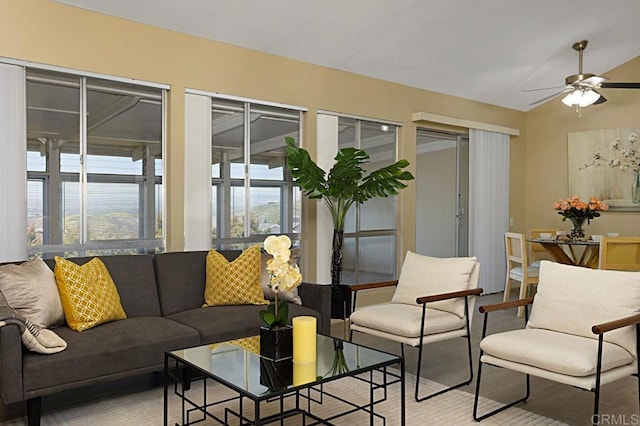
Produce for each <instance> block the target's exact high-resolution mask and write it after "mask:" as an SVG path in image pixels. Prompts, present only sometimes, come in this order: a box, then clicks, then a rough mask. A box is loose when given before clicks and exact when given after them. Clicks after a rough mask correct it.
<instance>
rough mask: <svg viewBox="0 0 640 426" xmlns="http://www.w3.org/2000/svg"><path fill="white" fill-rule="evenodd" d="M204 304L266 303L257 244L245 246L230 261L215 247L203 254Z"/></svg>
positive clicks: (205, 305)
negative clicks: (204, 267)
mask: <svg viewBox="0 0 640 426" xmlns="http://www.w3.org/2000/svg"><path fill="white" fill-rule="evenodd" d="M206 275H207V282H206V285H205V288H204V305H203V306H202V307H203V308H204V307H207V306H221V305H248V304H251V305H266V304H268V303H269V302H267V301H266V300H265V299H264V296H263V294H262V287H260V246H259V245H255V246H252V247H249V248H248V249H246V250H245V251H243V252H242V254H241V255H240V256H238V257H237V258H236V259H235V260H234V261H233V262H229V261H228V260H227V259H226V258H225V257H224V256H223V255H222V254H221V253H218V252H217V251H215V250H211V251H209V254H207V271H206Z"/></svg>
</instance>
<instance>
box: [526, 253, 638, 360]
mask: <svg viewBox="0 0 640 426" xmlns="http://www.w3.org/2000/svg"><path fill="white" fill-rule="evenodd" d="M639 312H640V273H638V272H623V271H608V270H600V269H590V268H581V267H578V266H569V265H562V264H559V263H553V262H548V261H542V262H541V263H540V282H539V283H538V289H537V292H536V297H535V300H534V302H533V307H532V308H531V317H530V320H529V322H528V324H527V327H529V328H542V329H547V330H553V331H558V332H561V333H568V334H574V335H577V336H583V337H587V338H590V339H597V338H598V336H597V335H595V334H593V333H592V332H591V327H592V326H594V325H596V324H601V323H604V322H608V321H612V320H616V319H620V318H624V317H628V316H631V315H635V314H637V313H639ZM604 340H605V341H607V342H611V343H615V344H617V345H619V346H622V347H623V348H624V349H626V350H627V351H628V352H629V353H631V354H633V355H635V353H636V348H635V345H636V339H635V330H634V328H633V327H632V326H629V327H624V328H621V329H618V330H614V331H610V332H608V333H605V334H604Z"/></svg>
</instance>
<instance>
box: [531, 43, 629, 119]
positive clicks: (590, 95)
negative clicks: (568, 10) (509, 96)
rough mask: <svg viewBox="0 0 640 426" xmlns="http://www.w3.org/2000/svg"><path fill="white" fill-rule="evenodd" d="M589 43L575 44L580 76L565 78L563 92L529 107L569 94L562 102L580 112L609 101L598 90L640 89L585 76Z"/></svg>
mask: <svg viewBox="0 0 640 426" xmlns="http://www.w3.org/2000/svg"><path fill="white" fill-rule="evenodd" d="M587 44H588V41H587V40H582V41H579V42H577V43H574V44H573V46H571V47H573V49H574V50H577V51H578V74H573V75H570V76H568V77H567V78H565V80H564V82H565V86H564V87H563V88H562V90H561V91H559V92H556V93H554V94H552V95H549V96H546V97H544V98H542V99H538V100H537V101H535V102H532V103H531V104H529V105H536V104H539V103H542V102H544V101H547V100H549V99H551V98H555V97H556V96H558V95H560V94H562V93H568V94H567V96H565V97H564V98H562V102H563V103H564V104H565V105H567V106H575V107H576V108H577V109H578V110H579V109H580V108H582V107H586V106H589V105H599V104H602V103H604V102H606V101H607V99H606V98H605V97H604V96H602V95H601V94H600V93H599V92H598V91H597V90H596V89H601V88H602V89H640V83H617V82H616V83H614V82H609V81H608V80H609V79H608V78H606V77H601V76H599V75H594V74H588V73H587V74H583V72H582V54H583V52H584V49H586V48H587ZM549 89H555V88H554V87H548V88H545V89H531V90H525V92H531V91H536V90H549Z"/></svg>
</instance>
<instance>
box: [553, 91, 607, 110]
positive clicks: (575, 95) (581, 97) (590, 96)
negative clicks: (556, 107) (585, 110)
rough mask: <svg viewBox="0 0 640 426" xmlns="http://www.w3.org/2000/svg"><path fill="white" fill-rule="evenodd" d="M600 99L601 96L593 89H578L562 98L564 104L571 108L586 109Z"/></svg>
mask: <svg viewBox="0 0 640 426" xmlns="http://www.w3.org/2000/svg"><path fill="white" fill-rule="evenodd" d="M598 99H600V94H599V93H597V92H595V91H593V90H591V89H576V90H574V91H573V92H571V93H569V94H568V95H567V96H565V97H564V98H562V103H563V104H565V105H566V106H569V107H573V106H579V107H586V106H589V105H593V104H594V103H595V102H596V101H597V100H598Z"/></svg>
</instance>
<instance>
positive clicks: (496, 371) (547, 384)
mask: <svg viewBox="0 0 640 426" xmlns="http://www.w3.org/2000/svg"><path fill="white" fill-rule="evenodd" d="M500 302H502V293H497V294H490V295H487V296H481V297H479V298H478V300H477V302H476V309H475V314H474V318H473V322H472V324H471V326H472V330H471V334H472V344H471V347H472V353H473V370H474V380H473V381H472V383H471V384H470V385H468V386H465V387H462V388H460V389H461V390H463V391H466V392H469V393H474V392H475V388H476V377H477V376H476V373H477V369H478V353H479V346H478V344H479V342H480V339H481V336H482V322H483V318H482V314H480V313H479V312H478V309H477V307H478V306H480V305H486V304H492V303H500ZM523 326H524V319H523V318H518V317H517V315H516V311H515V309H510V310H505V311H499V312H492V313H491V314H490V317H489V322H488V327H487V334H491V333H494V332H499V331H506V330H513V329H517V328H522V327H523ZM332 334H333V335H334V336H336V337H342V336H343V335H344V331H343V324H342V322H338V321H335V322H334V323H332ZM353 341H354V342H355V343H360V344H364V345H366V346H370V347H374V348H378V349H381V350H385V351H389V352H392V353H396V354H400V344H399V343H397V342H389V341H386V340H384V339H381V338H377V337H374V336H369V335H365V334H362V333H354V336H353ZM405 357H406V371H407V372H409V373H412V374H415V372H416V363H417V358H418V349H417V348H411V347H409V348H407V347H405ZM467 371H468V367H467V349H466V341H465V340H464V339H462V338H459V339H451V340H448V341H445V342H439V343H433V344H430V345H426V346H425V349H424V350H423V360H422V371H421V373H420V375H421V376H422V377H426V378H428V379H431V380H434V381H436V382H439V383H443V384H449V385H453V384H455V383H459V382H461V381H463V380H464V379H465V377H466V374H467ZM481 389H482V391H481V393H480V395H481V396H484V397H487V398H490V399H493V400H495V401H500V402H509V401H512V400H514V399H518V398H519V397H521V396H522V395H524V392H525V381H524V376H523V375H521V374H519V373H515V372H512V371H509V370H504V369H500V368H496V367H490V366H484V367H483V370H482V387H481ZM413 392H414V390H413V389H407V394H410V395H413ZM593 396H594V395H593V393H592V392H587V391H584V390H581V389H577V388H574V387H571V386H567V385H561V384H557V383H555V382H551V381H548V380H543V379H538V378H536V377H532V378H531V396H530V397H529V399H528V401H527V402H526V403H524V404H521V405H520V406H521V407H522V408H523V409H525V410H527V411H531V412H534V413H537V414H540V415H543V416H546V417H549V418H552V419H554V420H558V421H562V422H564V423H568V424H572V425H586V424H590V421H591V416H592V413H593ZM638 401H639V399H638V381H637V379H635V378H634V377H628V378H625V379H622V380H619V381H617V382H614V383H611V384H608V385H605V386H603V387H602V388H601V392H600V413H601V414H609V415H611V416H617V417H615V420H613V419H614V417H610V419H611V422H605V421H604V420H602V421H601V422H600V424H603V425H605V424H619V425H620V424H625V425H633V424H635V425H638V424H640V416H639V415H638ZM461 409H469V410H470V412H471V411H472V410H473V407H464V408H463V407H461ZM480 410H482V408H481V409H480ZM602 419H604V417H602ZM615 421H617V423H615Z"/></svg>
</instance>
